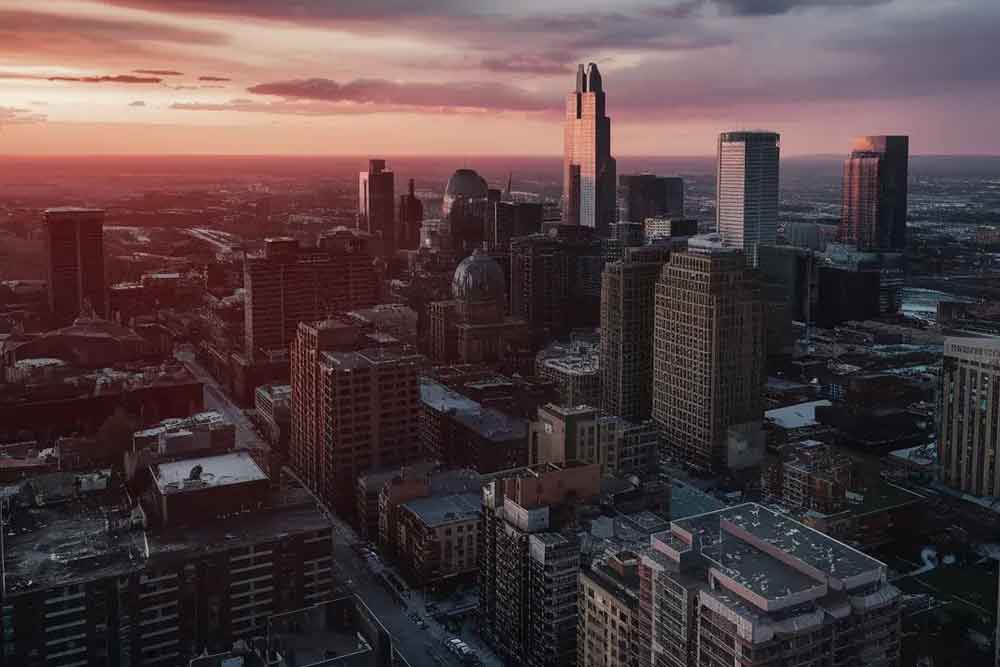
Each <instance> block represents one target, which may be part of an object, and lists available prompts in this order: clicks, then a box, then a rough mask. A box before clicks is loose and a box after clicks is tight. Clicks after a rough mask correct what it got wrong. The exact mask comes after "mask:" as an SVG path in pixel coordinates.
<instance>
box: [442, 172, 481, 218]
mask: <svg viewBox="0 0 1000 667" xmlns="http://www.w3.org/2000/svg"><path fill="white" fill-rule="evenodd" d="M488 194H489V186H488V185H487V184H486V179H485V178H483V177H482V176H480V175H479V174H478V173H476V170H475V169H456V170H455V173H454V174H452V175H451V178H449V179H448V185H447V186H445V189H444V202H443V203H442V204H441V217H444V218H447V217H448V216H449V215H450V214H451V211H452V209H453V208H454V207H455V202H459V203H461V202H462V201H467V200H470V199H484V198H485V197H486V196H487V195H488Z"/></svg>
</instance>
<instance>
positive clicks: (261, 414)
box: [254, 384, 292, 452]
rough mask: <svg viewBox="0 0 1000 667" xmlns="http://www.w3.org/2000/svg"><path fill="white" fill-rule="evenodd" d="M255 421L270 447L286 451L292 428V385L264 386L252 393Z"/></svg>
mask: <svg viewBox="0 0 1000 667" xmlns="http://www.w3.org/2000/svg"><path fill="white" fill-rule="evenodd" d="M254 408H255V410H256V415H257V421H258V423H259V424H260V426H261V429H262V430H263V431H264V436H265V437H266V438H267V441H268V443H270V445H271V447H272V448H273V449H275V450H277V451H279V452H287V451H288V441H289V440H290V438H291V428H292V385H290V384H265V385H262V386H260V387H257V391H255V392H254Z"/></svg>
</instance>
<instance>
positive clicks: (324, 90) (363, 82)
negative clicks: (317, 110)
mask: <svg viewBox="0 0 1000 667" xmlns="http://www.w3.org/2000/svg"><path fill="white" fill-rule="evenodd" d="M247 92H250V93H255V94H257V95H273V96H277V97H283V98H287V99H301V100H320V101H324V102H352V103H358V104H383V105H401V106H407V107H423V108H426V109H434V108H443V109H447V108H456V107H458V108H470V109H479V108H482V109H497V110H506V111H542V110H547V109H551V108H552V106H553V105H552V103H551V101H549V100H547V99H543V98H540V97H538V96H536V95H534V94H533V93H530V92H528V91H525V90H522V89H520V88H515V87H513V86H509V85H506V84H499V83H487V82H481V81H469V82H450V83H430V82H397V81H387V80H385V79H354V80H353V81H347V82H346V83H339V82H337V81H334V80H332V79H322V78H314V79H293V80H289V81H275V82H272V83H262V84H259V85H256V86H252V87H251V88H248V89H247Z"/></svg>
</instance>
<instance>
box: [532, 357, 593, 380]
mask: <svg viewBox="0 0 1000 667" xmlns="http://www.w3.org/2000/svg"><path fill="white" fill-rule="evenodd" d="M541 364H542V365H543V366H547V367H548V368H551V369H552V370H554V371H558V372H560V373H566V374H567V375H592V374H595V373H598V372H600V370H601V358H600V356H598V355H597V354H593V355H591V354H586V355H584V354H568V355H565V356H562V357H548V358H547V359H544V360H542V362H541Z"/></svg>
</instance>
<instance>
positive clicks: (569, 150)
mask: <svg viewBox="0 0 1000 667" xmlns="http://www.w3.org/2000/svg"><path fill="white" fill-rule="evenodd" d="M563 150H564V153H563V193H562V209H563V223H564V224H567V225H582V226H584V227H591V228H593V229H596V230H597V231H598V232H599V233H600V234H606V233H607V228H608V225H610V224H611V223H612V222H614V221H615V207H616V193H615V180H616V179H615V173H616V171H615V170H616V165H615V159H614V158H613V157H611V119H610V118H608V115H607V113H606V110H605V99H604V87H603V84H602V82H601V73H600V72H599V71H598V69H597V65H595V64H594V63H590V64H589V65H588V66H587V69H586V71H584V68H583V65H580V66H579V68H578V69H577V72H576V90H574V91H573V92H571V93H569V94H568V95H567V96H566V121H565V126H564V139H563Z"/></svg>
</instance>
